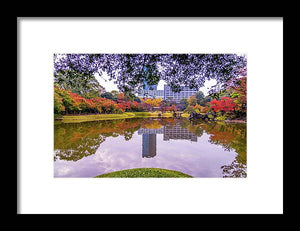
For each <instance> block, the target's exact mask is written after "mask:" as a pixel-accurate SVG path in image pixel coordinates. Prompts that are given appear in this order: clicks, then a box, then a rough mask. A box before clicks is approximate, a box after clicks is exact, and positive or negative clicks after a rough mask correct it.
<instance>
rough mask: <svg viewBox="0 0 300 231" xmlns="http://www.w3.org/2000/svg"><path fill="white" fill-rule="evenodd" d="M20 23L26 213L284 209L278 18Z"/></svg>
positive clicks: (21, 179) (22, 207)
mask: <svg viewBox="0 0 300 231" xmlns="http://www.w3.org/2000/svg"><path fill="white" fill-rule="evenodd" d="M17 26H18V61H19V62H18V68H19V69H18V70H19V71H18V84H19V86H20V87H19V90H20V93H19V94H20V96H19V110H20V114H19V121H20V126H19V133H20V141H19V145H20V148H19V153H18V164H19V173H18V188H19V191H18V193H19V195H18V199H19V200H18V213H20V214H36V213H47V214H53V213H59V214H245V213H246V214H255V213H260V214H270V213H271V214H282V213H283V18H280V17H278V18H22V17H21V18H18V19H17ZM275 108H276V113H275V114H274V113H271V112H274V109H275ZM33 112H34V113H33ZM270 113H271V115H270ZM274 124H276V126H274ZM75 201H76V203H74V202H75Z"/></svg>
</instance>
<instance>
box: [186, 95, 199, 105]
mask: <svg viewBox="0 0 300 231" xmlns="http://www.w3.org/2000/svg"><path fill="white" fill-rule="evenodd" d="M187 102H188V105H190V106H193V107H194V106H195V105H196V104H197V98H196V96H195V95H193V96H190V97H189V98H188V99H187Z"/></svg>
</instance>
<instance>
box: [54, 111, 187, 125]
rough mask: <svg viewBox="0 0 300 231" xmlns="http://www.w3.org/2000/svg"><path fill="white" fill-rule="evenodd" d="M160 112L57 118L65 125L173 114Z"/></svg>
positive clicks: (163, 116) (165, 116)
mask: <svg viewBox="0 0 300 231" xmlns="http://www.w3.org/2000/svg"><path fill="white" fill-rule="evenodd" d="M159 114H160V113H158V112H125V113H123V114H90V115H65V116H62V117H60V118H56V120H59V121H61V122H63V123H80V122H87V121H98V120H115V119H127V118H161V117H162V118H171V117H173V114H172V113H168V112H166V113H163V114H161V116H159ZM188 116H189V114H183V117H188Z"/></svg>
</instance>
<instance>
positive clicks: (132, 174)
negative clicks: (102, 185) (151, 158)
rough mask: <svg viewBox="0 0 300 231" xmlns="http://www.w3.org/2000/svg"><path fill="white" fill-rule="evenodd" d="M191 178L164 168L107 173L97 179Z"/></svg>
mask: <svg viewBox="0 0 300 231" xmlns="http://www.w3.org/2000/svg"><path fill="white" fill-rule="evenodd" d="M110 177H113V178H191V177H192V176H190V175H187V174H185V173H182V172H178V171H174V170H169V169H162V168H133V169H126V170H121V171H116V172H110V173H105V174H102V175H99V176H95V178H110Z"/></svg>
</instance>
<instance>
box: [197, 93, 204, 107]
mask: <svg viewBox="0 0 300 231" xmlns="http://www.w3.org/2000/svg"><path fill="white" fill-rule="evenodd" d="M204 97H205V96H204V93H203V92H202V91H198V92H197V93H196V98H197V104H200V103H201V100H202V99H204Z"/></svg>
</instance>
